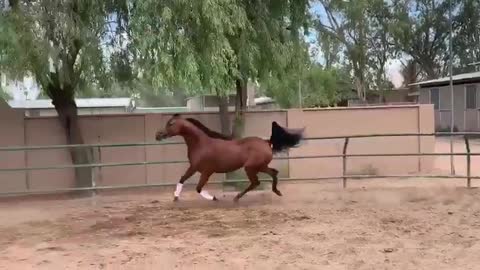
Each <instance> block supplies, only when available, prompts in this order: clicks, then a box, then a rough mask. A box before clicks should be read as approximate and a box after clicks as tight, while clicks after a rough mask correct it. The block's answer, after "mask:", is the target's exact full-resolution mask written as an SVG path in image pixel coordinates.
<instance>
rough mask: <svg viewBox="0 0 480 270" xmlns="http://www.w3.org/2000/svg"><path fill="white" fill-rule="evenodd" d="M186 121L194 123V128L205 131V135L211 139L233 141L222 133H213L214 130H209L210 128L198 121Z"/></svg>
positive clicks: (190, 119) (192, 119)
mask: <svg viewBox="0 0 480 270" xmlns="http://www.w3.org/2000/svg"><path fill="white" fill-rule="evenodd" d="M185 120H187V121H188V122H190V123H192V124H193V125H194V126H196V127H197V128H199V129H200V130H201V131H203V132H204V133H205V134H207V136H208V137H210V138H216V139H222V140H226V141H229V140H231V139H232V137H231V136H227V135H223V134H221V133H218V132H216V131H213V130H211V129H209V128H208V127H206V126H205V125H204V124H202V123H201V122H200V121H198V120H197V119H194V118H186V119H185Z"/></svg>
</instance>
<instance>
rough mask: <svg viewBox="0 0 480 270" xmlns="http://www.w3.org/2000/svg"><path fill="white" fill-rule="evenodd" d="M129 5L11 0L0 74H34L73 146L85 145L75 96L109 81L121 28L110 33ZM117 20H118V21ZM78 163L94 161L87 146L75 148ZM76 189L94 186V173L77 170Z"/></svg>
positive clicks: (0, 45)
mask: <svg viewBox="0 0 480 270" xmlns="http://www.w3.org/2000/svg"><path fill="white" fill-rule="evenodd" d="M126 8H127V6H126V2H122V1H94V0H84V1H75V0H62V1H56V0H33V1H21V0H10V1H9V8H8V9H6V10H4V11H3V12H2V16H1V17H0V20H1V21H0V72H8V74H15V75H16V76H18V77H21V76H23V75H24V74H27V73H30V74H33V76H34V77H35V80H36V81H37V83H38V84H39V85H40V86H41V88H42V90H43V91H44V92H45V93H46V94H47V95H48V96H49V97H50V98H51V99H52V103H53V105H54V106H55V109H56V111H57V113H58V119H59V121H60V123H61V125H62V127H63V128H64V131H65V136H66V141H67V143H68V144H83V142H84V140H83V136H82V131H81V129H80V126H79V122H78V116H77V107H76V104H75V99H74V98H75V96H76V95H77V93H78V92H79V91H81V90H82V89H85V88H87V87H88V86H95V87H99V88H107V87H108V84H109V82H110V78H111V77H110V76H108V71H109V61H108V58H107V57H106V56H105V52H106V50H105V49H106V48H108V47H111V45H113V44H115V43H116V41H117V40H118V37H119V36H120V37H121V35H120V32H119V31H120V30H122V29H123V28H122V27H116V29H117V30H118V31H116V30H111V29H110V27H109V25H110V21H109V20H110V19H112V15H116V17H117V18H121V16H120V14H122V13H123V12H125V9H126ZM113 17H115V16H113ZM117 22H118V21H117ZM70 154H71V158H72V162H73V163H74V164H86V163H89V162H90V152H89V151H88V149H86V148H71V149H70ZM75 174H76V181H77V186H79V187H88V186H90V185H91V170H90V169H87V168H77V169H76V170H75Z"/></svg>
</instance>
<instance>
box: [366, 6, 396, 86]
mask: <svg viewBox="0 0 480 270" xmlns="http://www.w3.org/2000/svg"><path fill="white" fill-rule="evenodd" d="M369 22H370V31H369V34H368V58H369V60H368V67H369V69H370V71H371V72H372V73H373V76H372V77H373V80H372V87H371V88H373V89H375V90H377V91H380V93H383V92H384V91H388V90H391V89H392V88H391V85H392V83H391V82H390V81H389V80H388V79H387V77H386V76H387V74H386V65H387V61H388V60H389V59H392V58H393V57H395V56H397V55H398V50H396V48H395V43H394V39H393V36H392V34H391V28H394V27H396V26H395V25H392V22H393V14H392V12H391V7H390V6H388V4H387V3H386V2H385V1H370V15H369Z"/></svg>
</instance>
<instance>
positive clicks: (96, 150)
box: [90, 146, 100, 196]
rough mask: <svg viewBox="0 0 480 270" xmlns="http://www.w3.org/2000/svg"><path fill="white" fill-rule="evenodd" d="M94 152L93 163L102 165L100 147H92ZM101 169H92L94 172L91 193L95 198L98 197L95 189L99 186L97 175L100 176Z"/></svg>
mask: <svg viewBox="0 0 480 270" xmlns="http://www.w3.org/2000/svg"><path fill="white" fill-rule="evenodd" d="M90 149H91V150H92V157H93V158H92V159H91V161H92V162H93V163H100V159H99V154H100V146H97V147H92V148H90ZM99 169H100V168H99V167H91V170H90V171H91V172H92V177H91V179H92V188H93V189H92V191H91V193H90V194H91V195H92V196H95V195H97V190H96V189H95V187H96V186H97V174H98V170H99Z"/></svg>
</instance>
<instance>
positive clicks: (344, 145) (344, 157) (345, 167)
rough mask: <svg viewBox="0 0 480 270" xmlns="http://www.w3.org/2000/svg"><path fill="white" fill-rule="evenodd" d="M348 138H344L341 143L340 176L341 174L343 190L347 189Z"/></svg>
mask: <svg viewBox="0 0 480 270" xmlns="http://www.w3.org/2000/svg"><path fill="white" fill-rule="evenodd" d="M348 141H349V140H348V137H347V138H345V142H344V143H343V152H342V153H343V156H342V162H343V166H342V174H343V188H347V147H348Z"/></svg>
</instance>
